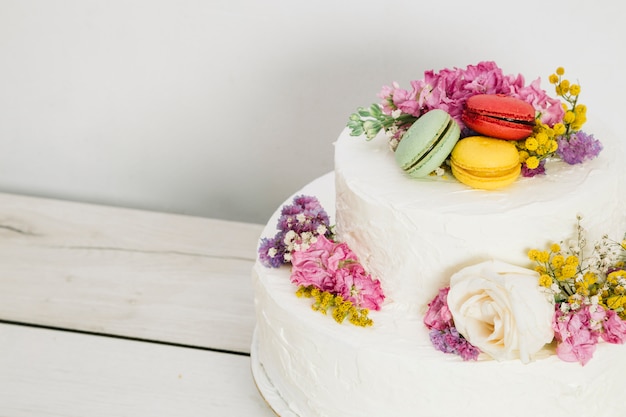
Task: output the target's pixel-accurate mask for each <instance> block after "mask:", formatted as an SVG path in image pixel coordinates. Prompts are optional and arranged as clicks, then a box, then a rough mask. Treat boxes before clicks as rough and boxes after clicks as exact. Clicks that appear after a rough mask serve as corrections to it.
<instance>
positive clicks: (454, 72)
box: [378, 61, 564, 130]
mask: <svg viewBox="0 0 626 417" xmlns="http://www.w3.org/2000/svg"><path fill="white" fill-rule="evenodd" d="M540 81H541V80H540V79H539V78H538V79H536V80H535V81H533V82H532V83H530V84H529V85H526V84H525V81H524V77H523V76H522V75H521V74H519V75H505V74H504V72H503V71H502V69H501V68H499V67H498V66H497V65H496V63H495V62H491V61H486V62H480V63H478V64H477V65H469V66H467V68H465V69H460V68H452V69H443V70H441V71H439V72H434V71H432V70H430V71H426V72H425V73H424V78H422V79H421V80H416V81H411V82H410V84H411V90H405V89H402V88H400V86H399V85H398V84H397V83H393V84H392V85H391V86H385V87H383V89H382V91H381V92H380V93H379V95H378V96H379V97H380V98H381V99H382V100H383V101H382V103H381V105H382V107H383V112H384V113H385V114H387V115H391V114H392V113H393V112H394V111H396V110H400V111H401V112H402V113H406V114H410V115H413V116H415V117H420V116H421V115H423V114H424V113H426V112H428V111H430V110H433V109H441V110H444V111H446V112H448V113H449V114H450V116H452V118H453V119H454V120H456V122H457V123H458V124H459V126H460V127H461V130H464V127H465V125H464V124H463V122H462V120H461V115H462V113H463V107H464V105H465V101H467V99H468V98H469V97H471V96H473V95H477V94H506V95H510V96H513V97H516V98H519V99H521V100H524V101H526V102H527V103H530V104H532V106H533V107H534V108H535V110H536V111H537V112H538V113H539V114H540V119H541V121H542V122H543V123H546V124H548V125H550V126H552V125H554V124H555V123H557V122H560V121H561V120H562V119H563V115H564V110H563V107H562V106H561V102H560V101H559V100H558V99H554V98H551V97H549V96H548V95H547V93H546V92H545V90H543V89H541V88H540ZM465 130H466V129H465Z"/></svg>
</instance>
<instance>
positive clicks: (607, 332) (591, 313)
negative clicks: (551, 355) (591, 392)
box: [552, 304, 626, 365]
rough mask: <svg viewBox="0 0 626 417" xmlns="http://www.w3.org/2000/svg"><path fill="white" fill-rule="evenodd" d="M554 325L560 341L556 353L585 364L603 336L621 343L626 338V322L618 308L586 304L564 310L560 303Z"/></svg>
mask: <svg viewBox="0 0 626 417" xmlns="http://www.w3.org/2000/svg"><path fill="white" fill-rule="evenodd" d="M552 328H553V329H554V337H555V339H556V341H557V348H556V354H557V356H558V357H559V358H560V359H562V360H564V361H567V362H579V363H580V364H582V365H585V364H586V363H587V362H589V360H590V359H591V357H592V356H593V353H594V352H595V350H596V345H597V343H598V341H599V340H600V339H602V340H604V341H606V342H608V343H619V344H622V343H624V342H625V341H626V321H624V320H622V319H621V318H620V317H619V316H618V315H617V313H616V312H615V311H613V310H605V309H604V308H602V307H601V306H593V305H591V306H589V305H586V306H583V307H581V308H580V309H577V310H575V311H569V312H563V311H561V310H560V309H559V305H558V304H557V307H556V312H555V314H554V320H553V322H552Z"/></svg>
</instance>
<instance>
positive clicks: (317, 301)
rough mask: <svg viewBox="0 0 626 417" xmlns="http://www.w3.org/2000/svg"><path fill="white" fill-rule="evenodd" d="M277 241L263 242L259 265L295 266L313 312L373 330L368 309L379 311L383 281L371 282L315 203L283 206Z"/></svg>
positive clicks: (304, 199)
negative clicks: (311, 299) (337, 239)
mask: <svg viewBox="0 0 626 417" xmlns="http://www.w3.org/2000/svg"><path fill="white" fill-rule="evenodd" d="M277 228H278V232H277V233H276V235H275V236H274V237H273V238H263V239H262V240H261V244H260V247H259V260H260V262H261V263H262V264H263V265H265V266H266V267H270V268H278V267H280V266H281V265H284V264H290V265H291V282H292V283H294V284H296V285H298V290H297V292H296V295H298V296H299V297H307V298H313V300H314V302H313V305H312V308H313V310H315V311H319V312H321V313H323V314H327V313H328V312H330V313H331V315H332V317H333V318H334V319H335V321H336V322H338V323H342V322H343V321H344V320H346V319H347V320H348V321H349V322H350V323H352V324H354V325H357V326H363V327H365V326H371V325H372V324H373V322H372V320H371V319H370V318H369V317H368V314H369V310H380V308H381V306H382V303H383V301H384V299H385V296H384V294H383V291H382V288H381V285H380V281H379V280H377V279H374V278H372V276H371V275H370V274H368V273H367V272H366V271H365V269H364V268H363V266H362V265H361V264H360V263H359V261H358V259H357V256H356V255H355V254H354V252H353V251H352V250H351V249H350V248H349V247H348V245H347V244H346V243H344V242H337V241H336V237H335V235H334V233H333V227H332V226H331V225H330V223H329V217H328V214H327V213H326V211H325V210H324V209H323V208H322V206H321V204H320V203H319V201H318V200H317V198H315V197H313V196H297V197H295V198H294V200H293V203H292V204H289V205H285V206H283V208H282V209H281V215H280V217H279V220H278V225H277Z"/></svg>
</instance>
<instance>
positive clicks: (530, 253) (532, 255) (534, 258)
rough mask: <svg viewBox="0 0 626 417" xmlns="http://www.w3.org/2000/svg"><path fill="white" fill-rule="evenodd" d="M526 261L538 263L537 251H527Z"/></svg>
mask: <svg viewBox="0 0 626 417" xmlns="http://www.w3.org/2000/svg"><path fill="white" fill-rule="evenodd" d="M528 259H530V260H531V261H535V262H538V261H539V250H537V249H531V250H529V251H528Z"/></svg>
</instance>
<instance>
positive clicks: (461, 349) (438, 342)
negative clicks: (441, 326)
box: [430, 327, 480, 361]
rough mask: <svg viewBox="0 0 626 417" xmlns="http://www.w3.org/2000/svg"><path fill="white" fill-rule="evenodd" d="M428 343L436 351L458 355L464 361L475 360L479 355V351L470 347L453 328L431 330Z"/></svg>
mask: <svg viewBox="0 0 626 417" xmlns="http://www.w3.org/2000/svg"><path fill="white" fill-rule="evenodd" d="M430 341H431V342H432V344H433V346H435V348H436V349H437V350H439V351H441V352H444V353H453V354H455V355H459V356H461V358H463V360H465V361H468V360H476V359H477V358H478V355H479V354H480V350H478V348H476V347H475V346H472V345H471V344H470V343H469V342H468V341H467V339H465V338H464V337H463V336H462V335H461V334H459V332H458V331H457V330H456V328H455V327H450V328H449V329H446V330H435V329H433V330H431V331H430Z"/></svg>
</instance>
